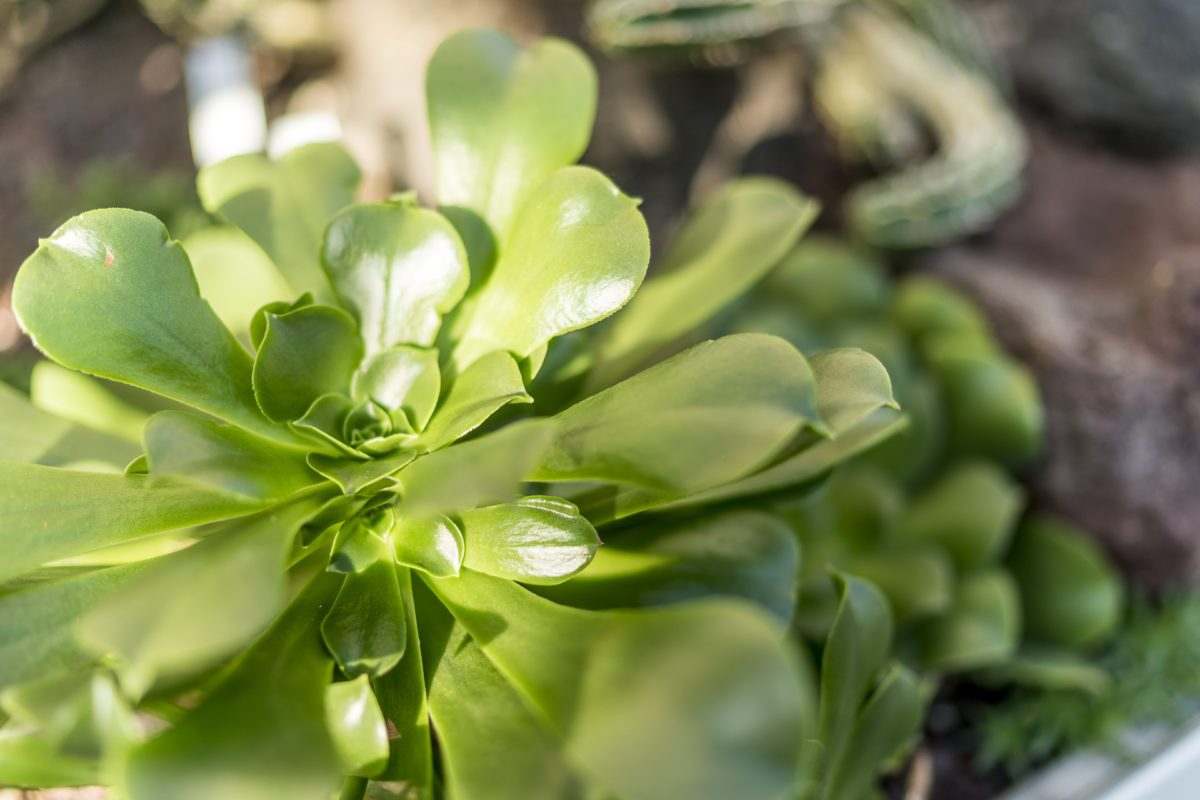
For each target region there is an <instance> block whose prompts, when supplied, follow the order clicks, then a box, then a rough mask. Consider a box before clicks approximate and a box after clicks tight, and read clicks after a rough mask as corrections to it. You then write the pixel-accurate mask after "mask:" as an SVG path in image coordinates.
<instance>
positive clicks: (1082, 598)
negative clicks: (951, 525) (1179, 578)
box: [1008, 517, 1125, 648]
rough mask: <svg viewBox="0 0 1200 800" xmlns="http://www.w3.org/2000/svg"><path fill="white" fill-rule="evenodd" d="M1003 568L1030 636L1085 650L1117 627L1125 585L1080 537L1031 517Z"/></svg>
mask: <svg viewBox="0 0 1200 800" xmlns="http://www.w3.org/2000/svg"><path fill="white" fill-rule="evenodd" d="M1008 565H1009V568H1010V569H1011V570H1012V574H1013V577H1014V578H1016V581H1017V588H1018V589H1019V591H1020V593H1021V608H1022V610H1023V611H1024V620H1025V630H1026V632H1027V633H1028V634H1029V635H1030V636H1033V637H1035V638H1038V639H1041V640H1043V641H1046V642H1050V643H1053V644H1057V645H1061V646H1063V647H1072V648H1086V647H1091V646H1093V645H1096V644H1099V643H1100V642H1102V641H1104V640H1105V639H1107V638H1108V637H1109V636H1110V635H1112V633H1113V631H1114V630H1115V629H1116V627H1117V625H1118V623H1119V622H1120V619H1121V613H1122V611H1123V609H1124V606H1125V590H1124V584H1123V583H1122V582H1121V577H1120V575H1119V574H1118V573H1117V571H1116V569H1114V568H1113V566H1112V564H1111V563H1109V561H1108V559H1107V558H1106V557H1105V555H1104V551H1103V550H1101V549H1100V547H1099V546H1098V545H1097V544H1096V542H1095V541H1094V540H1092V539H1091V538H1090V537H1088V536H1087V534H1085V533H1084V532H1083V531H1081V530H1079V529H1077V528H1074V527H1071V526H1070V525H1067V524H1065V523H1063V522H1059V521H1057V520H1054V519H1051V518H1048V517H1033V518H1032V519H1030V520H1028V521H1027V522H1025V524H1023V525H1022V526H1021V528H1020V531H1019V532H1018V533H1017V537H1016V540H1015V541H1014V542H1013V547H1012V550H1011V551H1010V552H1009V555H1008Z"/></svg>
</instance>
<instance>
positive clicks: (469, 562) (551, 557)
mask: <svg viewBox="0 0 1200 800" xmlns="http://www.w3.org/2000/svg"><path fill="white" fill-rule="evenodd" d="M461 518H462V526H463V539H464V541H465V543H466V556H465V558H464V560H463V566H465V567H469V568H470V569H473V570H475V571H476V572H483V573H485V574H487V575H495V576H496V577H498V578H508V579H510V580H514V581H521V582H522V583H533V584H555V583H562V582H563V581H565V580H566V579H567V578H569V577H571V576H572V575H574V574H575V573H577V572H579V570H581V569H583V568H584V567H585V566H587V564H588V562H589V561H591V560H592V555H593V554H595V552H596V548H597V547H599V546H600V538H599V537H598V536H597V535H596V529H595V528H593V527H592V526H591V524H590V523H589V522H588V521H587V520H586V519H584V518H583V517H581V516H579V509H577V508H575V506H573V505H571V504H570V503H568V502H567V501H566V500H561V499H559V498H557V497H537V496H534V497H522V498H521V499H520V500H518V501H517V502H515V503H509V504H506V505H499V506H485V507H484V508H476V509H472V510H468V511H464V512H462V515H461Z"/></svg>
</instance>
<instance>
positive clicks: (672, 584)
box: [467, 511, 800, 623]
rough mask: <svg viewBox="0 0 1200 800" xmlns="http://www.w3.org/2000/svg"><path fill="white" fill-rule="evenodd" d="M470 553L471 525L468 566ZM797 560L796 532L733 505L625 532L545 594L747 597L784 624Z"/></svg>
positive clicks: (561, 597) (636, 602) (604, 604)
mask: <svg viewBox="0 0 1200 800" xmlns="http://www.w3.org/2000/svg"><path fill="white" fill-rule="evenodd" d="M470 554H471V539H470V532H469V531H468V537H467V557H468V563H467V566H471V565H470ZM799 562H800V549H799V547H797V544H796V536H795V535H794V534H793V533H792V531H791V529H790V528H788V527H787V525H785V524H784V523H783V521H782V520H780V519H778V518H777V517H774V516H772V515H769V514H764V513H761V512H757V511H732V512H726V513H723V514H719V515H716V516H712V517H707V518H701V519H699V520H691V521H688V522H684V523H676V524H673V525H672V524H666V523H664V522H661V521H655V522H649V523H644V524H642V525H637V526H634V527H633V528H630V529H628V530H622V531H619V532H618V533H616V534H614V535H613V536H611V537H608V538H607V540H606V541H605V543H604V546H603V547H601V548H600V549H599V550H598V551H597V553H596V557H595V558H594V559H593V560H592V563H591V564H589V565H588V566H587V567H586V568H585V569H584V570H583V571H582V572H581V573H579V574H578V575H576V576H575V577H574V578H572V579H571V580H570V581H567V582H566V583H564V584H561V585H559V586H555V587H550V588H546V589H543V590H539V593H540V594H542V595H543V596H545V597H549V598H550V599H552V600H554V601H556V602H559V603H564V604H566V605H572V606H576V607H582V608H594V609H605V608H637V607H643V606H659V605H668V604H671V603H678V602H682V601H685V600H694V599H699V598H702V597H711V596H714V595H725V596H731V597H743V598H745V599H747V600H750V601H752V602H755V603H758V604H759V605H760V606H762V607H763V608H765V609H766V610H767V611H769V612H771V613H772V614H774V615H775V616H776V617H778V618H779V619H780V621H781V622H783V623H786V622H788V621H789V620H790V619H791V616H792V611H793V609H794V608H795V606H796V575H797V573H798V570H799V568H800V563H799Z"/></svg>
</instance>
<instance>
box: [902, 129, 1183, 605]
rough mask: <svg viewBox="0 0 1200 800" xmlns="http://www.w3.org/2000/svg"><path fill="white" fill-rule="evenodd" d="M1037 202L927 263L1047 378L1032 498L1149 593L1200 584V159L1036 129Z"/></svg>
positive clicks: (1033, 187) (1032, 180)
mask: <svg viewBox="0 0 1200 800" xmlns="http://www.w3.org/2000/svg"><path fill="white" fill-rule="evenodd" d="M1028 184H1029V185H1028V191H1027V194H1026V197H1025V201H1024V202H1023V203H1022V204H1021V205H1020V206H1018V209H1017V210H1016V212H1015V213H1013V214H1011V215H1010V216H1009V217H1008V218H1006V219H1005V220H1004V221H1003V222H1002V223H1001V224H1000V225H999V226H998V227H997V228H996V230H995V231H994V232H993V233H992V234H991V235H989V236H988V237H986V238H983V239H979V240H977V241H975V242H972V243H970V244H968V245H964V246H960V247H957V248H954V249H950V250H946V251H942V252H939V253H936V254H932V255H930V256H928V257H927V258H926V263H925V264H924V266H925V267H927V268H928V269H930V270H931V271H933V272H935V273H937V274H939V275H941V276H943V277H945V278H947V279H948V280H950V281H952V282H954V283H956V284H958V285H959V286H961V287H963V288H964V289H966V290H968V291H970V292H971V294H973V295H974V296H975V297H976V298H978V299H979V300H980V302H982V303H983V305H984V306H985V307H986V308H987V310H988V311H989V313H990V314H991V316H992V317H993V318H994V320H995V323H996V325H997V328H998V330H999V331H1000V335H1001V336H1002V338H1004V339H1005V341H1006V343H1007V344H1008V345H1009V346H1010V347H1012V348H1013V350H1014V351H1015V352H1016V354H1017V355H1018V356H1020V357H1022V358H1024V359H1025V360H1026V361H1028V362H1029V363H1030V364H1031V365H1032V367H1033V369H1034V370H1035V372H1036V374H1037V376H1038V379H1039V382H1040V383H1041V386H1042V390H1043V392H1044V394H1045V399H1046V404H1047V411H1048V429H1049V440H1048V443H1047V448H1046V450H1047V454H1046V456H1045V458H1044V460H1043V463H1042V464H1041V465H1040V467H1039V468H1038V470H1037V471H1036V474H1035V475H1034V476H1033V477H1034V489H1035V492H1036V494H1037V495H1038V497H1039V499H1040V501H1041V503H1042V504H1043V505H1044V506H1045V507H1047V508H1049V509H1050V510H1053V511H1057V512H1059V513H1061V514H1063V515H1065V516H1066V517H1067V518H1069V519H1072V520H1074V521H1075V522H1077V523H1079V524H1081V525H1083V526H1085V527H1087V528H1089V529H1090V530H1092V531H1094V532H1095V533H1096V534H1097V535H1098V536H1099V537H1100V539H1101V540H1102V541H1103V542H1104V543H1105V544H1106V545H1107V546H1108V547H1109V549H1110V550H1111V551H1112V552H1113V553H1114V554H1115V555H1116V556H1117V557H1118V558H1119V559H1120V561H1121V562H1122V563H1123V564H1124V565H1125V566H1126V567H1127V568H1128V570H1129V571H1130V572H1131V573H1132V575H1133V576H1134V578H1135V580H1137V581H1138V582H1140V583H1141V584H1142V585H1145V586H1149V587H1154V588H1158V587H1162V586H1164V585H1169V584H1171V583H1174V582H1179V581H1192V582H1194V581H1196V580H1198V579H1200V524H1198V521H1200V159H1192V160H1187V159H1176V160H1167V161H1159V162H1155V163H1145V162H1138V161H1132V160H1126V159H1122V158H1119V157H1117V156H1114V155H1112V154H1109V153H1106V152H1104V151H1100V150H1094V149H1087V148H1084V147H1080V146H1079V145H1078V143H1067V142H1065V141H1063V140H1062V139H1060V138H1057V137H1056V136H1055V135H1053V134H1051V133H1049V132H1047V131H1046V130H1042V129H1037V128H1035V136H1034V148H1033V160H1032V163H1031V165H1030V169H1029V171H1028Z"/></svg>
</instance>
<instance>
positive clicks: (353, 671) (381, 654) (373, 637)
mask: <svg viewBox="0 0 1200 800" xmlns="http://www.w3.org/2000/svg"><path fill="white" fill-rule="evenodd" d="M321 636H322V637H323V638H324V639H325V645H326V647H328V648H329V652H331V653H333V657H334V658H335V659H336V660H337V662H338V666H340V667H341V668H342V672H344V673H346V675H348V676H349V677H351V678H356V677H359V676H364V677H365V676H369V677H371V678H377V677H379V676H380V675H383V674H385V673H387V672H388V671H389V670H391V669H392V668H393V667H395V666H396V664H397V663H399V661H400V659H401V658H402V657H403V656H404V648H405V645H406V640H407V636H408V626H407V625H406V620H405V610H404V601H403V600H402V599H401V597H400V584H399V583H397V581H396V565H395V564H393V563H392V561H391V559H390V558H389V559H386V560H384V559H380V560H377V561H375V563H373V564H371V565H370V566H368V567H366V568H365V569H363V570H362V571H361V572H350V573H349V574H347V575H346V581H345V583H343V584H342V589H341V591H339V592H338V596H337V599H336V600H334V602H333V606H332V607H331V608H330V609H329V613H328V614H327V615H326V616H325V619H324V621H323V622H322V623H321Z"/></svg>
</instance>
